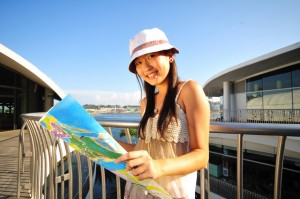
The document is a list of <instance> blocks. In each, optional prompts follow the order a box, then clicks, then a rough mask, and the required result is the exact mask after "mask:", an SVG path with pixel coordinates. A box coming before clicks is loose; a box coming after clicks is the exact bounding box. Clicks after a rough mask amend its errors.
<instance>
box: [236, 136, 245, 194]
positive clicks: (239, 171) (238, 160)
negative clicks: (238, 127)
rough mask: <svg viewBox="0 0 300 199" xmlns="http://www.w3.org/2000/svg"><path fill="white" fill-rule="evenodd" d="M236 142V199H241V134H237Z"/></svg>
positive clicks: (242, 156)
mask: <svg viewBox="0 0 300 199" xmlns="http://www.w3.org/2000/svg"><path fill="white" fill-rule="evenodd" d="M237 142H238V143H237V174H236V176H237V198H238V199H243V191H244V190H243V159H244V154H243V134H238V139H237Z"/></svg>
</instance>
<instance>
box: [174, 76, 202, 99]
mask: <svg viewBox="0 0 300 199" xmlns="http://www.w3.org/2000/svg"><path fill="white" fill-rule="evenodd" d="M181 86H183V83H180V85H179V87H181ZM203 94H204V92H203V89H202V87H201V86H200V84H199V83H198V82H196V81H194V80H189V81H187V82H186V83H185V85H184V86H183V87H182V91H181V97H183V98H186V99H189V98H190V97H195V96H197V95H203Z"/></svg>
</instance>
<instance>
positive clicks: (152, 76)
mask: <svg viewBox="0 0 300 199" xmlns="http://www.w3.org/2000/svg"><path fill="white" fill-rule="evenodd" d="M157 75H158V72H154V73H151V74H149V75H147V77H148V78H149V79H154V78H156V77H157Z"/></svg>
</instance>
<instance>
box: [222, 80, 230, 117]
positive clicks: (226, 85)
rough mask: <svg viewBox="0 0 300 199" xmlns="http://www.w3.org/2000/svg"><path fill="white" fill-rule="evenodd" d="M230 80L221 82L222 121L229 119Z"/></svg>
mask: <svg viewBox="0 0 300 199" xmlns="http://www.w3.org/2000/svg"><path fill="white" fill-rule="evenodd" d="M231 84H232V82H229V81H227V82H223V117H224V118H223V119H224V121H229V120H230V110H231V94H232V87H231Z"/></svg>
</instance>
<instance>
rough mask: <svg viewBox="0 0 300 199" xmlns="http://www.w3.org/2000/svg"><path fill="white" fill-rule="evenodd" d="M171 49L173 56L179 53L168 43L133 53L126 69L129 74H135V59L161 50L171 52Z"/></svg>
mask: <svg viewBox="0 0 300 199" xmlns="http://www.w3.org/2000/svg"><path fill="white" fill-rule="evenodd" d="M171 49H172V50H173V52H174V54H175V53H177V54H178V53H179V50H178V49H177V48H175V47H174V46H172V45H170V44H169V43H165V44H161V45H155V46H151V47H148V48H144V49H141V50H139V51H137V52H135V53H134V54H133V55H132V57H131V60H130V63H129V67H128V69H129V71H130V72H132V73H134V74H136V70H135V65H134V62H133V61H134V60H135V59H136V58H137V57H139V56H142V55H145V54H148V53H153V52H159V51H163V50H171Z"/></svg>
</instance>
